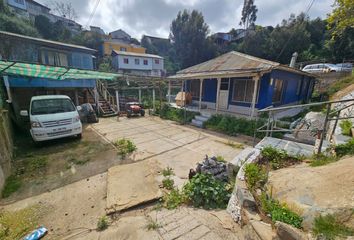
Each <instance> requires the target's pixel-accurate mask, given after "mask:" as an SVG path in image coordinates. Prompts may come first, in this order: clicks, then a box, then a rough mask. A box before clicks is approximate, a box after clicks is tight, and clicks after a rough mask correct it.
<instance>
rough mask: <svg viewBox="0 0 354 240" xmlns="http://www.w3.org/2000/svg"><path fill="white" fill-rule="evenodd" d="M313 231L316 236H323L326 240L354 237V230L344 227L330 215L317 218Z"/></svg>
mask: <svg viewBox="0 0 354 240" xmlns="http://www.w3.org/2000/svg"><path fill="white" fill-rule="evenodd" d="M312 231H313V233H314V234H315V235H316V236H322V237H324V239H326V240H334V239H337V237H346V236H353V235H354V229H351V228H349V227H346V226H344V225H343V224H341V223H340V222H339V221H338V220H337V219H336V218H335V217H334V216H333V215H330V214H329V215H326V216H319V217H317V218H315V222H314V227H313V229H312ZM321 239H322V238H321Z"/></svg>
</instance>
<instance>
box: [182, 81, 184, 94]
mask: <svg viewBox="0 0 354 240" xmlns="http://www.w3.org/2000/svg"><path fill="white" fill-rule="evenodd" d="M183 85H184V80H182V85H181V92H183Z"/></svg>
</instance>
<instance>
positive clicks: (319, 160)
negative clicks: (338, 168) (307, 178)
mask: <svg viewBox="0 0 354 240" xmlns="http://www.w3.org/2000/svg"><path fill="white" fill-rule="evenodd" d="M310 160H311V162H310V166H311V167H319V166H324V165H327V164H330V163H333V162H335V161H337V160H338V158H336V157H335V156H332V155H325V154H323V153H321V154H314V155H313V156H312V157H311V159H310Z"/></svg>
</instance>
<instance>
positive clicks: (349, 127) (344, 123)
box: [339, 120, 353, 136]
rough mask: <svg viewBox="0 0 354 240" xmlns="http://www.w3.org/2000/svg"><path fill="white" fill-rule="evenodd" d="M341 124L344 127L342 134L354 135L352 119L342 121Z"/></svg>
mask: <svg viewBox="0 0 354 240" xmlns="http://www.w3.org/2000/svg"><path fill="white" fill-rule="evenodd" d="M339 126H340V127H341V129H342V134H343V135H346V136H351V135H352V127H353V123H352V121H350V120H343V121H341V122H340V124H339Z"/></svg>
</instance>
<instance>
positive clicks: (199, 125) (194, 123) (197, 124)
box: [191, 119, 203, 128]
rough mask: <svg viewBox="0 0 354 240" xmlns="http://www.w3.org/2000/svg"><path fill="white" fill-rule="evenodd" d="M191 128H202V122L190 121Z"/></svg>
mask: <svg viewBox="0 0 354 240" xmlns="http://www.w3.org/2000/svg"><path fill="white" fill-rule="evenodd" d="M191 124H192V125H193V126H196V127H199V128H203V122H202V121H200V120H196V119H192V123H191Z"/></svg>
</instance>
